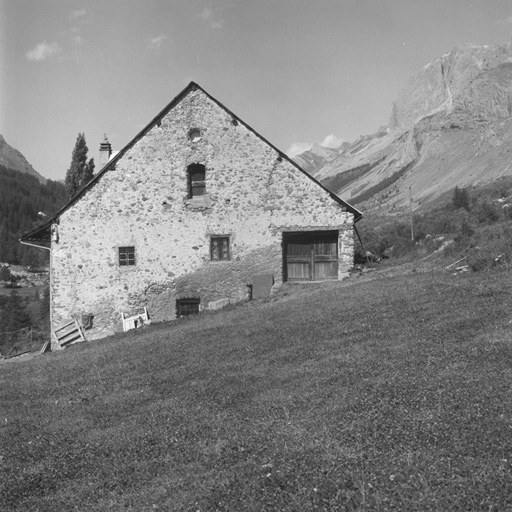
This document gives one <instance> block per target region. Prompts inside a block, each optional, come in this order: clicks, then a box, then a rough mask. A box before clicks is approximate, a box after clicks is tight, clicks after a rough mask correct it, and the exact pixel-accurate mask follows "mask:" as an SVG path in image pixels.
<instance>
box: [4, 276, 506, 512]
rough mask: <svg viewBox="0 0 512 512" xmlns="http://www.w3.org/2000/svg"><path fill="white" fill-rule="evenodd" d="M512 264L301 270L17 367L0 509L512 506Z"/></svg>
mask: <svg viewBox="0 0 512 512" xmlns="http://www.w3.org/2000/svg"><path fill="white" fill-rule="evenodd" d="M511 278H512V274H511V273H510V272H509V271H506V270H499V271H494V272H489V273H465V274H460V275H453V274H451V273H447V272H439V271H431V272H424V273H422V272H412V273H408V274H405V275H395V276H394V277H379V276H378V274H375V275H374V276H372V278H370V277H362V278H360V279H357V278H354V279H353V280H351V281H349V282H348V283H347V282H345V283H330V284H326V285H322V286H316V285H311V286H296V287H293V286H290V287H288V286H286V287H283V289H282V290H281V292H280V294H279V296H278V297H277V299H276V300H269V301H267V302H263V303H262V302H260V303H256V302H255V303H248V304H246V305H244V306H240V307H237V308H233V309H230V310H224V311H220V312H218V313H216V314H211V315H210V314H205V315H200V316H199V317H195V318H192V319H190V318H189V319H184V320H180V321H177V322H175V323H172V324H166V325H158V326H152V327H150V328H146V329H145V330H144V331H137V332H132V333H129V334H127V335H125V336H124V335H123V336H118V337H113V338H109V339H106V340H103V341H98V342H94V343H83V344H80V345H76V346H74V347H71V348H70V349H68V350H65V351H62V352H60V353H52V354H45V355H43V356H40V357H38V358H36V359H33V360H31V361H26V362H20V363H9V364H4V365H2V366H0V383H1V385H0V397H1V398H0V404H1V405H0V449H1V451H0V489H1V494H0V510H6V511H36V510H37V511H41V512H43V511H48V512H49V511H52V512H56V511H66V512H68V511H71V510H80V511H82V510H83V511H99V510H109V511H121V510H123V511H209V510H220V511H227V510H229V511H264V510H269V511H270V510H275V511H309V510H328V511H342V510H346V511H352V510H354V511H355V510H359V511H367V510H368V511H369V510H378V511H385V510H404V511H415V510H417V511H430V510H439V511H448V510H458V511H470V510H472V511H475V510H482V511H484V510H485V511H487V512H490V511H503V510H511V509H512V493H511V492H510V489H512V384H511V383H512V341H511V336H510V330H511V326H512V323H511V321H512V309H511V306H512V295H511V287H510V284H509V283H510V280H511Z"/></svg>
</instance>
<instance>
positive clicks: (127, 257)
mask: <svg viewBox="0 0 512 512" xmlns="http://www.w3.org/2000/svg"><path fill="white" fill-rule="evenodd" d="M127 265H135V247H132V246H129V247H119V266H121V267H125V266H127Z"/></svg>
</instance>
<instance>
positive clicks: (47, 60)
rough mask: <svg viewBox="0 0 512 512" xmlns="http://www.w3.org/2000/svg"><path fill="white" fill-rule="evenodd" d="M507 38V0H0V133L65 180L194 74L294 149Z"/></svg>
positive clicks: (347, 128)
mask: <svg viewBox="0 0 512 512" xmlns="http://www.w3.org/2000/svg"><path fill="white" fill-rule="evenodd" d="M511 40H512V2H511V1H510V0H474V1H473V0H0V134H2V135H3V136H4V138H5V140H6V141H7V143H8V144H10V145H11V146H13V147H15V148H16V149H18V150H19V151H20V152H21V153H22V154H23V155H24V156H25V157H26V158H27V160H28V161H29V162H30V163H31V164H32V166H33V167H34V168H35V169H36V171H38V172H39V173H40V174H42V175H43V176H44V177H46V178H50V179H52V180H61V179H63V178H64V176H65V174H66V170H67V169H68V168H69V166H70V163H71V154H72V151H73V147H74V145H75V141H76V138H77V135H78V133H80V132H83V133H85V138H86V141H87V145H88V147H89V157H93V158H94V159H95V161H96V162H97V161H98V155H99V153H98V151H99V145H100V142H101V141H102V140H103V136H104V134H106V135H107V137H108V139H109V141H110V142H111V144H112V147H113V149H114V150H120V149H122V148H123V147H124V146H125V145H126V144H127V143H128V142H130V140H131V139H132V138H133V137H134V136H135V135H136V134H137V133H138V132H139V131H140V130H141V129H142V128H143V127H144V126H146V125H147V124H148V123H149V122H150V121H151V120H152V119H153V118H154V117H155V116H156V115H157V114H158V113H159V112H160V111H161V110H162V109H163V108H164V107H165V106H166V105H167V104H168V103H169V102H170V101H171V100H172V99H173V98H174V97H175V96H176V95H177V94H178V93H179V92H180V91H181V90H182V89H183V88H184V87H186V85H187V84H188V83H189V82H190V81H194V82H196V83H198V84H199V85H200V86H201V87H202V88H203V89H205V90H206V91H207V92H208V93H209V94H211V95H212V96H213V97H215V98H216V99H217V100H218V101H220V102H221V103H223V104H224V105H225V106H226V107H227V108H229V109H230V110H231V111H233V112H234V113H235V114H236V115H237V116H238V117H240V118H241V119H242V120H244V121H245V122H246V123H247V124H249V125H250V126H251V127H252V128H253V129H254V130H256V131H257V132H258V133H260V134H261V135H262V136H263V137H265V138H266V139H267V140H269V141H270V142H271V143H272V144H274V145H275V146H277V147H278V148H279V149H280V150H281V151H284V152H287V153H288V154H289V155H293V154H294V153H296V152H297V151H299V150H305V149H307V148H308V147H309V146H310V145H311V144H312V143H315V142H317V143H321V144H323V145H325V146H328V147H336V146H337V145H339V144H341V142H343V141H354V140H356V139H357V138H358V137H359V136H360V135H365V134H370V133H374V132H376V131H377V130H378V129H379V127H380V126H382V125H386V124H387V123H388V120H389V115H390V112H391V106H392V102H393V101H394V100H395V98H396V97H397V95H398V92H399V91H400V89H402V88H403V87H404V85H405V83H406V81H407V79H408V78H409V77H411V76H412V75H414V74H416V73H418V72H419V71H420V70H421V69H422V68H423V66H424V65H426V64H427V63H429V62H431V61H433V60H435V59H436V58H438V57H440V56H442V55H443V54H445V53H447V52H449V51H450V50H451V49H453V48H454V47H455V46H457V45H459V44H463V43H474V44H482V45H484V44H487V45H495V44H503V43H506V42H509V41H511Z"/></svg>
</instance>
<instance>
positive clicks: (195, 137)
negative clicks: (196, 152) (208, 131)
mask: <svg viewBox="0 0 512 512" xmlns="http://www.w3.org/2000/svg"><path fill="white" fill-rule="evenodd" d="M188 138H189V140H190V142H199V141H200V140H201V130H200V129H199V128H192V130H190V131H189V132H188Z"/></svg>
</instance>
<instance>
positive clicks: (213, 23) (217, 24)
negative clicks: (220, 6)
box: [199, 7, 222, 29]
mask: <svg viewBox="0 0 512 512" xmlns="http://www.w3.org/2000/svg"><path fill="white" fill-rule="evenodd" d="M199 17H200V18H201V19H203V20H204V21H205V22H206V23H208V24H209V25H210V28H211V29H216V28H222V22H221V21H220V20H219V18H218V16H217V12H216V11H215V10H213V9H212V8H211V7H203V10H202V11H201V13H200V14H199Z"/></svg>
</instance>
